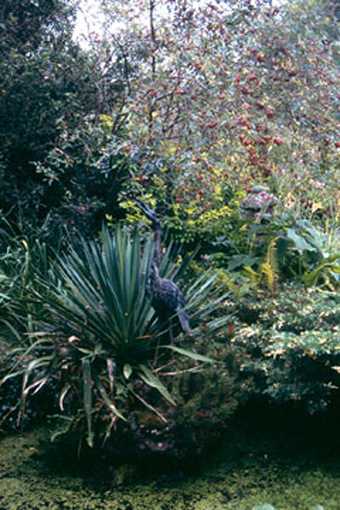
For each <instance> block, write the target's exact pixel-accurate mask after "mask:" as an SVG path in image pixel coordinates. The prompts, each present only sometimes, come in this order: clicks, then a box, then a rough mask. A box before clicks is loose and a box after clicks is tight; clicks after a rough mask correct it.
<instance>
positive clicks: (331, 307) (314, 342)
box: [233, 285, 340, 413]
mask: <svg viewBox="0 0 340 510" xmlns="http://www.w3.org/2000/svg"><path fill="white" fill-rule="evenodd" d="M258 299H259V300H258V301H257V302H255V301H253V299H252V298H249V297H248V298H244V299H241V300H240V301H239V303H238V305H237V306H235V305H234V307H235V308H236V309H237V315H238V319H239V321H240V323H239V329H237V332H236V333H235V336H234V339H233V343H234V345H235V346H238V348H241V349H244V365H243V368H244V370H245V373H247V374H248V375H249V374H250V373H252V374H254V376H255V388H256V391H257V392H258V394H259V395H267V397H268V398H269V399H270V400H274V401H276V402H278V403H281V404H282V403H283V402H285V401H294V402H297V403H299V402H300V403H302V405H303V406H305V407H306V408H307V409H308V411H310V412H311V413H313V412H317V411H320V410H323V409H324V408H325V407H327V406H328V405H329V404H330V403H331V402H333V401H334V400H335V399H336V398H337V395H338V391H339V383H340V380H339V371H340V369H339V364H340V351H339V337H340V330H339V324H340V301H339V297H338V295H337V294H336V293H335V292H331V291H320V290H319V289H304V288H303V287H298V286H296V285H294V286H293V285H285V286H284V287H283V289H282V290H281V292H280V294H279V295H277V296H276V297H275V298H273V297H271V298H269V297H266V296H265V294H262V295H261V296H259V295H258Z"/></svg>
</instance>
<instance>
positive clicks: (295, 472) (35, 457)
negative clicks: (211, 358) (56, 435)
mask: <svg viewBox="0 0 340 510" xmlns="http://www.w3.org/2000/svg"><path fill="white" fill-rule="evenodd" d="M46 439H47V432H46V431H45V430H43V429H39V430H37V431H35V432H29V433H25V434H21V435H10V436H6V437H3V438H2V439H1V440H0V510H46V509H48V510H210V509H212V510H228V509H230V510H231V509H235V510H236V509H237V510H252V509H253V507H255V506H256V505H260V504H264V503H271V504H272V505H273V506H275V509H276V510H314V509H315V508H317V505H320V506H321V507H323V509H324V510H340V461H338V460H337V458H336V456H334V458H333V459H331V458H330V457H329V455H328V454H327V456H326V457H327V458H325V459H324V460H323V461H322V462H321V461H320V451H319V452H317V455H316V456H315V455H314V453H315V452H305V454H304V455H303V456H300V455H299V454H297V456H296V459H295V461H294V462H293V461H292V458H291V456H289V455H288V456H285V453H284V452H283V455H281V456H280V455H279V452H280V451H282V444H280V445H279V444H275V445H274V444H273V443H271V442H268V441H267V440H261V441H259V439H258V438H253V439H251V440H249V441H248V442H247V441H246V442H243V443H242V445H241V446H239V447H238V449H237V452H235V451H234V453H231V451H230V448H226V447H225V446H226V445H224V448H223V449H222V448H220V449H219V453H218V454H217V453H215V455H213V456H212V458H210V459H206V461H204V460H203V461H202V462H201V465H200V466H199V467H197V469H196V471H195V472H193V471H192V468H191V472H188V471H187V472H185V471H180V470H179V469H177V470H176V471H175V472H168V473H167V474H164V473H163V474H158V475H157V474H156V473H155V472H153V473H152V475H151V474H149V476H143V477H142V476H141V472H144V473H145V472H146V471H148V470H149V467H150V466H144V468H145V469H144V468H143V466H142V469H141V466H140V467H139V468H138V469H137V468H133V467H132V466H122V467H119V468H116V469H111V470H110V469H109V468H107V472H106V476H102V475H103V473H102V472H100V469H99V470H98V469H97V467H95V465H94V464H93V470H91V467H89V468H88V469H87V470H86V472H85V474H84V471H82V472H80V466H79V465H77V464H76V463H74V464H68V463H67V461H66V460H63V459H65V457H63V456H59V457H58V455H56V453H53V452H52V451H51V452H48V453H46V444H45V441H46ZM226 444H228V441H227V442H226ZM229 444H230V443H229ZM321 453H322V452H321ZM328 453H329V452H328ZM316 458H317V459H318V460H316Z"/></svg>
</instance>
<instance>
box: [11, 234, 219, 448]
mask: <svg viewBox="0 0 340 510" xmlns="http://www.w3.org/2000/svg"><path fill="white" fill-rule="evenodd" d="M153 250H154V246H153V241H151V240H147V241H146V242H144V243H142V239H141V238H140V236H139V235H138V234H136V233H135V234H131V235H130V234H128V233H127V232H126V231H122V230H120V229H118V230H116V231H115V233H114V235H111V234H110V233H109V232H108V231H107V230H103V232H102V240H101V243H98V242H95V241H85V240H84V239H79V240H78V242H77V243H74V244H70V246H69V249H68V254H67V255H65V256H63V257H61V258H59V259H58V260H57V262H56V264H55V265H54V266H53V268H51V270H50V271H49V272H48V274H47V275H42V276H41V277H40V279H39V287H38V288H34V289H32V294H31V296H32V297H31V299H32V301H33V302H34V303H35V304H36V308H35V313H36V315H34V316H33V320H34V325H35V328H34V331H33V332H31V334H30V336H29V340H30V341H29V342H28V344H29V345H28V346H27V342H26V346H25V345H23V347H21V348H18V349H14V351H13V355H12V356H13V366H12V368H11V369H10V370H9V373H8V374H7V376H5V377H4V379H3V382H4V383H5V382H6V381H7V380H10V379H12V378H14V377H18V376H20V377H21V376H22V378H23V379H22V398H21V401H22V402H21V404H22V405H23V404H24V402H25V401H26V399H27V398H29V397H31V396H32V395H34V394H36V393H37V392H39V391H40V390H41V389H42V388H43V387H44V386H45V385H47V384H54V385H56V386H57V387H56V393H57V394H58V400H59V407H60V410H61V412H62V413H65V415H64V416H63V422H64V425H65V426H66V430H75V429H77V430H80V431H81V432H82V434H84V435H86V438H87V443H88V445H89V446H92V445H93V444H94V443H93V441H94V439H93V437H94V433H95V431H96V432H97V433H99V435H102V437H103V438H109V437H110V436H111V434H112V433H113V432H114V430H115V428H116V422H118V421H119V420H120V421H125V420H126V419H128V418H129V416H130V413H131V410H132V409H133V406H136V405H137V407H138V405H139V406H141V405H142V407H145V408H146V409H147V411H148V412H151V413H155V415H156V416H158V418H159V419H160V420H161V421H163V422H165V423H166V421H167V417H166V415H167V413H168V408H169V406H170V407H172V406H173V405H175V401H174V399H173V397H172V396H171V394H170V393H169V390H168V389H167V387H166V384H164V382H163V380H162V377H161V374H160V375H158V371H159V367H160V366H162V365H164V364H165V365H166V364H167V363H172V362H174V363H175V364H176V361H175V360H176V358H178V357H179V358H180V357H183V356H185V357H188V359H191V362H192V364H193V365H194V366H198V367H199V366H200V365H201V364H202V363H203V364H204V363H205V362H207V361H208V362H211V361H212V360H210V359H208V358H207V357H205V356H202V355H200V354H198V353H196V351H195V340H194V339H195V335H198V336H199V335H200V334H201V329H202V331H203V330H204V335H205V338H212V335H213V334H217V333H218V331H220V330H221V329H222V328H223V327H224V325H225V324H226V322H227V321H228V317H227V316H225V315H223V316H222V315H220V316H218V315H216V311H217V309H218V307H219V306H220V304H221V302H222V301H223V299H225V296H223V295H222V294H221V292H220V290H219V289H218V288H216V287H215V277H214V276H213V275H211V274H204V275H202V276H201V277H199V278H198V279H196V280H195V281H193V282H191V283H190V284H189V286H188V287H187V289H186V292H185V294H186V297H187V302H188V304H187V309H188V312H189V314H190V317H191V322H192V324H191V325H192V327H193V334H194V337H193V339H192V341H190V342H189V341H187V342H186V343H185V345H184V348H182V347H180V346H177V345H170V346H168V345H167V342H168V336H167V334H166V329H164V328H165V325H164V324H161V323H159V321H158V319H157V315H156V314H155V311H154V310H153V308H152V306H151V303H150V301H149V299H148V298H147V297H146V290H145V285H146V278H147V274H148V268H149V267H150V264H151V260H152V256H153ZM170 252H171V247H170V249H169V250H168V252H167V254H166V255H165V256H164V257H163V264H162V267H161V272H162V274H163V275H164V276H171V277H172V278H175V279H176V275H179V273H180V268H178V267H176V264H175V263H173V262H171V259H170V256H169V255H170ZM14 316H15V314H14ZM202 347H203V345H202ZM173 360H174V361H173ZM133 402H134V404H132V403H133ZM136 403H137V404H136ZM64 428H65V427H64Z"/></svg>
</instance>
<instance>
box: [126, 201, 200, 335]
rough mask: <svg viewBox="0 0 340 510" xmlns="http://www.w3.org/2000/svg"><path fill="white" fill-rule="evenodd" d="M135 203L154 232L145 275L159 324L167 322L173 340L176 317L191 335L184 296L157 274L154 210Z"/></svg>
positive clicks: (157, 231)
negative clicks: (174, 317)
mask: <svg viewBox="0 0 340 510" xmlns="http://www.w3.org/2000/svg"><path fill="white" fill-rule="evenodd" d="M134 201H135V203H136V204H137V205H138V207H139V209H140V210H141V211H142V212H143V213H144V214H145V216H146V217H147V218H148V219H149V220H150V221H151V225H152V229H153V232H154V254H153V259H152V261H151V265H150V269H149V274H148V276H147V285H146V291H147V294H148V295H149V297H150V299H151V305H152V307H153V308H154V310H155V312H156V314H157V316H158V319H159V320H160V322H161V324H163V323H168V325H169V335H170V340H171V341H173V331H172V324H171V319H172V317H173V316H177V317H178V321H179V324H180V327H181V330H182V331H183V332H184V333H186V334H188V335H191V334H192V332H191V329H190V324H189V316H188V314H187V312H186V311H185V309H184V308H185V304H186V303H185V298H184V296H183V293H182V292H181V290H180V289H179V288H178V286H177V285H176V283H174V282H173V281H172V280H170V279H168V278H162V277H161V276H160V274H159V270H160V265H161V224H160V221H159V218H158V216H157V215H156V213H155V211H153V210H152V209H150V207H148V206H147V205H146V204H144V203H143V202H142V201H140V200H139V199H136V198H134Z"/></svg>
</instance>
